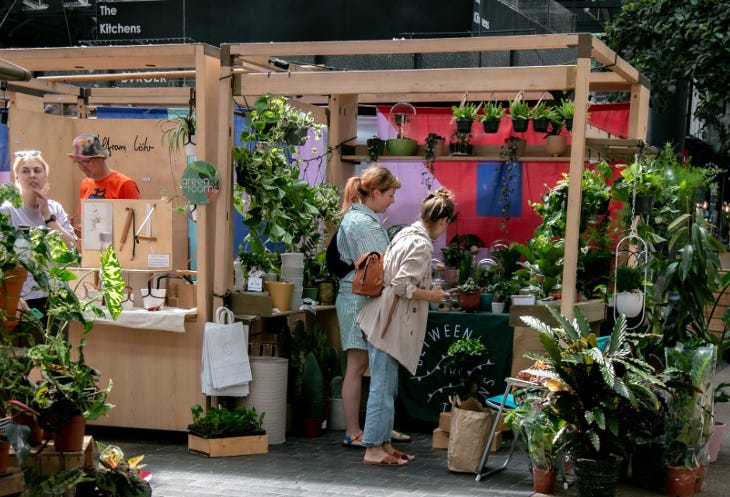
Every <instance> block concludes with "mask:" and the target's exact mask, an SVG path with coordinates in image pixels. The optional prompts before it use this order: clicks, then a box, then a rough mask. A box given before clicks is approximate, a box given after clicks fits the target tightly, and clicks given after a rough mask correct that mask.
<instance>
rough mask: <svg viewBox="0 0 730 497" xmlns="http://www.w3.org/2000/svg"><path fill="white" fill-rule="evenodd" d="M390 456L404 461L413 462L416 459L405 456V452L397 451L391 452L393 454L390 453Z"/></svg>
mask: <svg viewBox="0 0 730 497" xmlns="http://www.w3.org/2000/svg"><path fill="white" fill-rule="evenodd" d="M390 455H391V456H395V457H397V458H398V459H403V460H404V461H413V460H414V459H415V458H416V456H412V455H410V454H406V453H405V452H401V451H399V450H393V452H391V453H390Z"/></svg>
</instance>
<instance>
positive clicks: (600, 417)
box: [522, 307, 664, 459]
mask: <svg viewBox="0 0 730 497" xmlns="http://www.w3.org/2000/svg"><path fill="white" fill-rule="evenodd" d="M547 309H548V311H549V312H550V314H551V316H552V317H553V319H555V320H556V321H557V322H558V326H555V327H553V326H550V325H548V324H546V323H544V322H542V321H540V320H539V319H537V318H534V317H527V316H526V317H523V318H522V320H523V321H524V322H525V323H526V324H527V325H528V326H530V327H531V328H533V329H535V330H537V332H538V336H539V339H540V342H541V343H542V345H543V346H544V347H545V350H546V353H545V354H544V355H539V354H528V357H530V358H531V359H535V360H536V361H540V362H539V364H540V365H541V367H540V368H532V369H529V370H528V372H529V373H530V374H531V375H534V376H535V377H536V378H537V379H539V380H540V381H543V382H546V385H547V387H548V388H549V390H550V392H551V394H552V398H551V404H550V408H551V409H552V411H554V412H555V414H556V415H557V416H558V417H559V418H560V419H562V420H564V421H566V423H567V424H568V426H569V427H570V433H569V434H568V435H569V436H568V438H566V442H565V443H566V445H567V447H568V448H569V449H570V452H571V454H572V455H573V456H574V457H586V458H590V459H606V458H608V457H611V456H612V455H614V454H617V455H620V454H622V453H623V452H624V451H625V450H626V449H627V447H628V445H629V443H630V442H631V440H633V434H632V431H631V430H632V429H634V427H636V426H638V425H639V424H640V421H642V420H645V419H648V418H650V417H655V416H656V413H657V411H658V409H659V407H660V402H659V399H658V396H657V391H658V390H660V389H663V388H664V383H663V382H662V381H661V379H659V378H658V377H657V371H655V370H654V368H653V367H652V366H651V365H650V364H649V363H648V362H647V361H646V360H644V358H643V357H641V356H640V355H638V353H637V352H636V348H635V345H636V343H637V341H638V340H639V337H638V336H634V335H631V334H630V333H628V332H627V331H626V319H625V317H624V316H622V315H621V316H619V318H618V319H617V321H616V324H615V326H614V328H613V330H612V332H611V339H610V340H609V342H608V345H607V346H606V348H605V350H604V351H601V350H600V349H599V348H598V346H597V337H596V335H595V334H594V333H593V331H592V330H591V326H590V324H589V323H588V321H587V320H586V318H585V316H584V315H583V313H582V312H581V311H580V308H578V307H576V308H575V319H574V320H573V321H572V322H571V321H568V320H567V319H566V318H565V317H564V316H562V315H560V313H558V311H556V310H555V309H553V308H551V307H547Z"/></svg>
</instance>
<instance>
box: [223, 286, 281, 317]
mask: <svg viewBox="0 0 730 497" xmlns="http://www.w3.org/2000/svg"><path fill="white" fill-rule="evenodd" d="M273 308H274V303H273V301H272V300H271V297H270V296H269V294H268V293H266V292H261V293H258V292H240V293H239V292H236V293H234V294H233V295H232V296H231V310H232V311H233V314H248V315H254V316H264V317H269V316H271V311H272V309H273Z"/></svg>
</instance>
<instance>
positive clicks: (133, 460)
mask: <svg viewBox="0 0 730 497" xmlns="http://www.w3.org/2000/svg"><path fill="white" fill-rule="evenodd" d="M96 445H97V448H98V450H99V463H98V464H97V465H96V466H91V467H88V468H84V473H85V474H84V477H85V478H84V479H85V481H83V482H81V483H79V484H78V485H77V486H76V489H75V490H76V493H75V495H76V496H78V497H151V496H152V487H151V486H150V483H149V475H150V473H149V471H146V470H143V469H142V468H144V466H145V465H144V464H141V463H142V461H143V460H144V456H143V455H140V456H134V457H130V458H127V457H125V455H124V452H123V451H122V449H121V448H119V447H118V446H116V445H106V444H103V443H101V442H96Z"/></svg>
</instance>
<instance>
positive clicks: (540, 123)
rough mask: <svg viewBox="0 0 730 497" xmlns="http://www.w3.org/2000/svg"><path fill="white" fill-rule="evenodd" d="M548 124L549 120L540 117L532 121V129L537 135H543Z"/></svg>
mask: <svg viewBox="0 0 730 497" xmlns="http://www.w3.org/2000/svg"><path fill="white" fill-rule="evenodd" d="M549 123H550V120H549V119H548V118H546V117H544V118H543V117H540V118H537V119H533V120H532V129H534V130H535V132H537V133H545V132H546V131H547V129H548V124H549Z"/></svg>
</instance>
